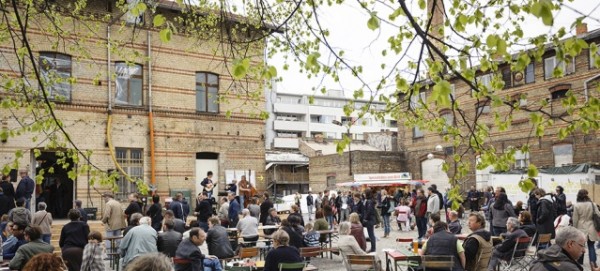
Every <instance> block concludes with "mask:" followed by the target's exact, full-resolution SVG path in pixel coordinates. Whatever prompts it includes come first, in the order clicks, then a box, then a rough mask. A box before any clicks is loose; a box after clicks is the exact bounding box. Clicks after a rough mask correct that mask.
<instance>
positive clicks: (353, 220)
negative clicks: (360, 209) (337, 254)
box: [350, 213, 367, 251]
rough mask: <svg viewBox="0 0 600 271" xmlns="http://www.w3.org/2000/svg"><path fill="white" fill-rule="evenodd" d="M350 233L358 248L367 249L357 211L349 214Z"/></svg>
mask: <svg viewBox="0 0 600 271" xmlns="http://www.w3.org/2000/svg"><path fill="white" fill-rule="evenodd" d="M350 226H351V227H350V234H351V235H352V236H354V238H355V239H356V242H358V245H359V246H360V248H361V249H362V250H364V251H367V239H366V238H365V232H364V227H363V225H362V224H361V223H360V216H359V215H358V214H357V213H351V214H350Z"/></svg>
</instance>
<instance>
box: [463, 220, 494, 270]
mask: <svg viewBox="0 0 600 271" xmlns="http://www.w3.org/2000/svg"><path fill="white" fill-rule="evenodd" d="M468 227H469V229H470V230H471V232H472V233H471V234H469V235H468V236H467V238H466V239H465V242H464V243H463V248H464V249H465V259H466V265H465V269H466V270H485V269H487V266H488V264H489V261H490V256H489V255H490V254H491V253H492V248H493V247H492V241H491V239H492V234H491V233H490V232H489V231H486V230H485V217H483V215H482V214H480V213H479V212H474V213H471V214H469V220H468ZM481 255H488V256H487V257H480V256H481Z"/></svg>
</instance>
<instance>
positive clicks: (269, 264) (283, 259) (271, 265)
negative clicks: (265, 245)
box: [263, 230, 303, 271]
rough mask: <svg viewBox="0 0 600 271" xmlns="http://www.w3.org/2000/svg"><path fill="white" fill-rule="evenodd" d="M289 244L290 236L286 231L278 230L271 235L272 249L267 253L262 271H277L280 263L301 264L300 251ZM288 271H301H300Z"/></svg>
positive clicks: (299, 270)
mask: <svg viewBox="0 0 600 271" xmlns="http://www.w3.org/2000/svg"><path fill="white" fill-rule="evenodd" d="M289 242H290V236H289V235H288V234H287V232H286V231H284V230H278V231H276V232H275V233H273V247H274V249H273V250H271V251H269V254H267V257H266V258H265V268H264V269H263V270H264V271H278V270H279V264H280V263H301V262H303V259H302V257H300V251H299V250H298V249H297V248H295V247H293V246H289ZM288 271H302V269H301V268H300V269H298V270H288Z"/></svg>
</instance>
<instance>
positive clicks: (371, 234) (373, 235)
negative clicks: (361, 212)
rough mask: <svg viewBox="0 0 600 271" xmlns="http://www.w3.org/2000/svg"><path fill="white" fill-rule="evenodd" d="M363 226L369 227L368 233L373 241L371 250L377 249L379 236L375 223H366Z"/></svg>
mask: <svg viewBox="0 0 600 271" xmlns="http://www.w3.org/2000/svg"><path fill="white" fill-rule="evenodd" d="M363 226H365V228H367V233H368V234H369V240H370V241H371V250H370V252H373V251H377V250H376V248H375V244H376V243H377V237H375V225H373V223H371V222H367V223H365V224H364V225H363Z"/></svg>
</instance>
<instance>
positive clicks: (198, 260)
mask: <svg viewBox="0 0 600 271" xmlns="http://www.w3.org/2000/svg"><path fill="white" fill-rule="evenodd" d="M205 240H206V233H205V232H204V231H203V230H202V229H201V228H192V229H190V237H189V238H185V239H183V241H181V243H180V244H179V246H178V247H177V251H176V252H175V256H176V257H177V258H181V259H184V260H189V263H186V264H179V263H178V264H175V271H202V270H213V271H221V270H223V269H222V267H221V262H219V258H217V257H216V256H214V255H203V254H202V251H200V248H199V246H201V245H202V244H204V241H205Z"/></svg>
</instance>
